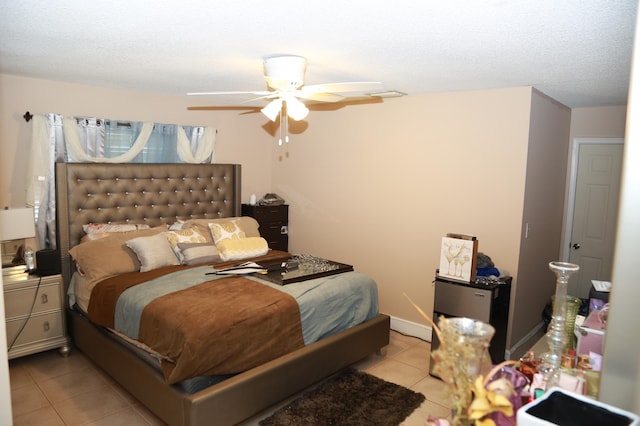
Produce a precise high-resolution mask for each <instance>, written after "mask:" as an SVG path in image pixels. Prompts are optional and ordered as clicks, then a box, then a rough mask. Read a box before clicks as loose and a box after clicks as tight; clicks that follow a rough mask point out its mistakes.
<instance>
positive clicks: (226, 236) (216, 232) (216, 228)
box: [209, 220, 246, 245]
mask: <svg viewBox="0 0 640 426" xmlns="http://www.w3.org/2000/svg"><path fill="white" fill-rule="evenodd" d="M209 229H210V230H211V236H212V237H213V242H214V243H215V244H216V245H218V244H219V243H220V242H221V241H224V240H238V239H240V238H245V237H246V234H245V233H244V231H243V230H242V229H240V227H239V226H238V221H237V220H230V221H228V222H222V223H210V224H209Z"/></svg>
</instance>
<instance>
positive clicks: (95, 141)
mask: <svg viewBox="0 0 640 426" xmlns="http://www.w3.org/2000/svg"><path fill="white" fill-rule="evenodd" d="M31 123H32V132H31V157H30V159H31V160H30V164H29V167H28V170H27V179H26V182H27V188H26V191H27V200H28V201H27V203H28V204H31V203H33V207H34V211H35V214H36V233H37V235H36V237H37V239H38V243H39V247H40V248H55V245H56V238H55V216H56V210H55V163H56V162H95V163H128V162H139V163H174V162H175V163H179V162H183V163H209V162H210V163H213V162H214V147H215V140H216V133H217V131H216V129H214V128H211V127H193V126H186V128H185V127H183V126H180V125H175V124H159V123H155V124H154V123H152V122H144V123H142V122H128V121H114V120H108V119H102V118H96V117H63V116H61V115H59V114H46V115H41V114H36V115H34V116H33V119H32V121H31ZM189 135H190V136H189Z"/></svg>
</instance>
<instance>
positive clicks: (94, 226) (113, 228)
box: [82, 223, 151, 234]
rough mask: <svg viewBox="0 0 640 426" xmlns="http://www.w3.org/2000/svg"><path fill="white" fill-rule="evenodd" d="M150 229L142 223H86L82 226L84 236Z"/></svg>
mask: <svg viewBox="0 0 640 426" xmlns="http://www.w3.org/2000/svg"><path fill="white" fill-rule="evenodd" d="M149 228H151V227H150V226H149V225H145V224H142V223H88V224H86V225H82V230H83V231H84V233H85V234H99V233H101V232H129V231H141V230H143V229H149Z"/></svg>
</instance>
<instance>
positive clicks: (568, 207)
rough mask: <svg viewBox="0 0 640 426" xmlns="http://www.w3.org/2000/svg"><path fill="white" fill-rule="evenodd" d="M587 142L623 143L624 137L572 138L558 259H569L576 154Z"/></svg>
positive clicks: (574, 194)
mask: <svg viewBox="0 0 640 426" xmlns="http://www.w3.org/2000/svg"><path fill="white" fill-rule="evenodd" d="M588 144H592V145H594V144H599V145H604V144H620V145H624V138H573V140H572V141H571V154H570V155H569V169H568V171H567V196H566V197H565V208H564V211H565V215H564V218H563V221H562V222H563V223H562V238H561V242H560V244H561V248H560V259H562V261H563V262H568V261H569V256H570V255H571V247H570V246H571V231H572V230H573V215H574V213H575V202H576V186H577V185H578V182H577V179H578V156H579V155H580V147H581V146H582V145H588Z"/></svg>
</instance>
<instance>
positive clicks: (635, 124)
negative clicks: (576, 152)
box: [599, 32, 640, 413]
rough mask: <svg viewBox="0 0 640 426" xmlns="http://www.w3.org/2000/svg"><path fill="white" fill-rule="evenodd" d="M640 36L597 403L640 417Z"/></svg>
mask: <svg viewBox="0 0 640 426" xmlns="http://www.w3.org/2000/svg"><path fill="white" fill-rule="evenodd" d="M639 41H640V33H639V32H636V40H635V44H634V57H633V69H632V73H631V88H630V91H629V106H628V110H627V132H626V138H625V145H624V156H623V165H622V167H623V170H622V185H621V189H620V207H619V210H618V231H617V236H616V246H615V255H614V260H613V273H612V279H611V283H612V291H611V295H610V299H609V302H610V304H611V311H610V313H609V318H608V322H607V332H606V335H605V346H604V365H603V370H602V380H601V383H600V395H599V398H600V400H602V401H604V402H607V403H609V404H612V405H614V406H616V407H620V408H623V409H626V410H629V411H633V412H635V413H640V332H638V312H639V308H640V306H639V305H638V303H640V285H639V284H640V282H639V280H638V253H640V191H639V190H638V189H639V188H640V167H638V165H639V164H640V42H639Z"/></svg>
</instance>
